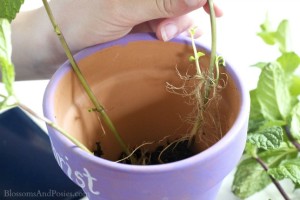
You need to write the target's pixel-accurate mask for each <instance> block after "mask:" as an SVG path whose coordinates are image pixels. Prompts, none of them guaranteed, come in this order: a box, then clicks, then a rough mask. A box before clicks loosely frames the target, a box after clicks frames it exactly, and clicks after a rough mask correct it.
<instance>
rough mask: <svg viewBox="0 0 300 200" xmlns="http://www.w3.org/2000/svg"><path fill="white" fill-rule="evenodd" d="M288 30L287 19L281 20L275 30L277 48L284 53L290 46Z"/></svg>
mask: <svg viewBox="0 0 300 200" xmlns="http://www.w3.org/2000/svg"><path fill="white" fill-rule="evenodd" d="M289 38H290V31H289V22H288V21H287V20H282V21H281V23H280V24H279V25H278V28H277V31H276V32H275V39H276V41H277V44H278V46H279V50H280V51H281V52H282V53H284V52H288V51H289V48H290V43H289V40H288V39H289Z"/></svg>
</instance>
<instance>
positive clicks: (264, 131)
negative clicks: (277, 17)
mask: <svg viewBox="0 0 300 200" xmlns="http://www.w3.org/2000/svg"><path fill="white" fill-rule="evenodd" d="M260 27H261V32H259V33H258V36H259V37H261V38H262V39H263V41H264V42H265V43H266V44H268V45H276V46H277V47H278V48H279V51H280V53H281V55H280V56H279V57H278V58H277V59H276V60H275V61H272V62H269V63H265V62H259V63H257V64H255V65H254V66H256V67H259V68H260V69H261V74H260V76H259V80H258V84H257V88H256V89H254V90H252V91H251V92H250V96H251V112H250V119H249V127H248V139H247V145H246V148H245V152H244V158H243V160H242V161H241V162H240V164H239V166H238V167H237V171H236V173H235V176H234V181H233V185H232V191H233V193H234V194H235V195H237V196H238V197H240V198H247V197H249V196H251V195H253V194H255V193H256V192H259V191H261V190H263V189H264V188H265V187H267V186H268V185H269V184H270V183H274V184H275V186H276V187H277V189H278V190H279V192H280V193H281V194H282V196H283V198H284V199H289V197H288V196H287V194H286V192H285V191H284V189H283V188H282V187H281V185H280V183H279V181H280V180H282V179H285V178H287V179H290V180H291V181H292V182H293V183H294V185H295V189H297V188H299V186H300V157H299V151H300V144H299V142H300V101H299V95H300V75H299V74H297V70H298V69H299V65H300V57H299V56H298V55H297V54H296V53H295V52H293V51H289V43H288V41H289V39H290V38H289V23H288V21H287V20H283V21H281V23H280V24H279V25H278V27H277V30H275V31H273V30H272V28H271V24H270V22H269V20H268V19H266V20H265V22H264V23H263V24H262V25H261V26H260ZM253 183H255V184H253Z"/></svg>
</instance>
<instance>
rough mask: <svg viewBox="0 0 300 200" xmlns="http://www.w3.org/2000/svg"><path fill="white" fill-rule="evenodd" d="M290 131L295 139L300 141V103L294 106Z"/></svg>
mask: <svg viewBox="0 0 300 200" xmlns="http://www.w3.org/2000/svg"><path fill="white" fill-rule="evenodd" d="M290 131H291V133H292V136H293V138H295V139H296V140H300V102H298V104H296V105H295V106H294V108H293V109H292V113H291V119H290Z"/></svg>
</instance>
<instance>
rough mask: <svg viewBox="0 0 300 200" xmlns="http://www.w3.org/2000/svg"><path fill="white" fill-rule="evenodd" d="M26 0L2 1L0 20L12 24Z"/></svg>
mask: <svg viewBox="0 0 300 200" xmlns="http://www.w3.org/2000/svg"><path fill="white" fill-rule="evenodd" d="M23 3H24V0H0V5H1V7H0V18H4V19H8V21H9V22H11V21H12V20H13V19H14V18H15V17H16V15H17V13H18V12H19V10H20V8H21V5H22V4H23Z"/></svg>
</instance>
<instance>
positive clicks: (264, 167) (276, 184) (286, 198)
mask: <svg viewBox="0 0 300 200" xmlns="http://www.w3.org/2000/svg"><path fill="white" fill-rule="evenodd" d="M254 159H255V160H256V161H257V162H258V163H259V164H260V165H261V166H262V168H263V169H264V170H265V171H266V172H268V170H269V168H268V166H267V165H266V164H265V163H264V161H263V160H262V159H260V158H259V157H255V158H254ZM269 177H270V179H271V180H272V182H273V184H274V185H275V186H276V188H277V189H278V191H279V192H280V194H281V195H282V197H283V198H284V199H285V200H290V198H289V197H288V195H287V194H286V192H285V191H284V189H283V188H282V187H281V185H280V184H279V182H278V181H277V180H276V179H275V178H273V177H272V176H271V175H269Z"/></svg>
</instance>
